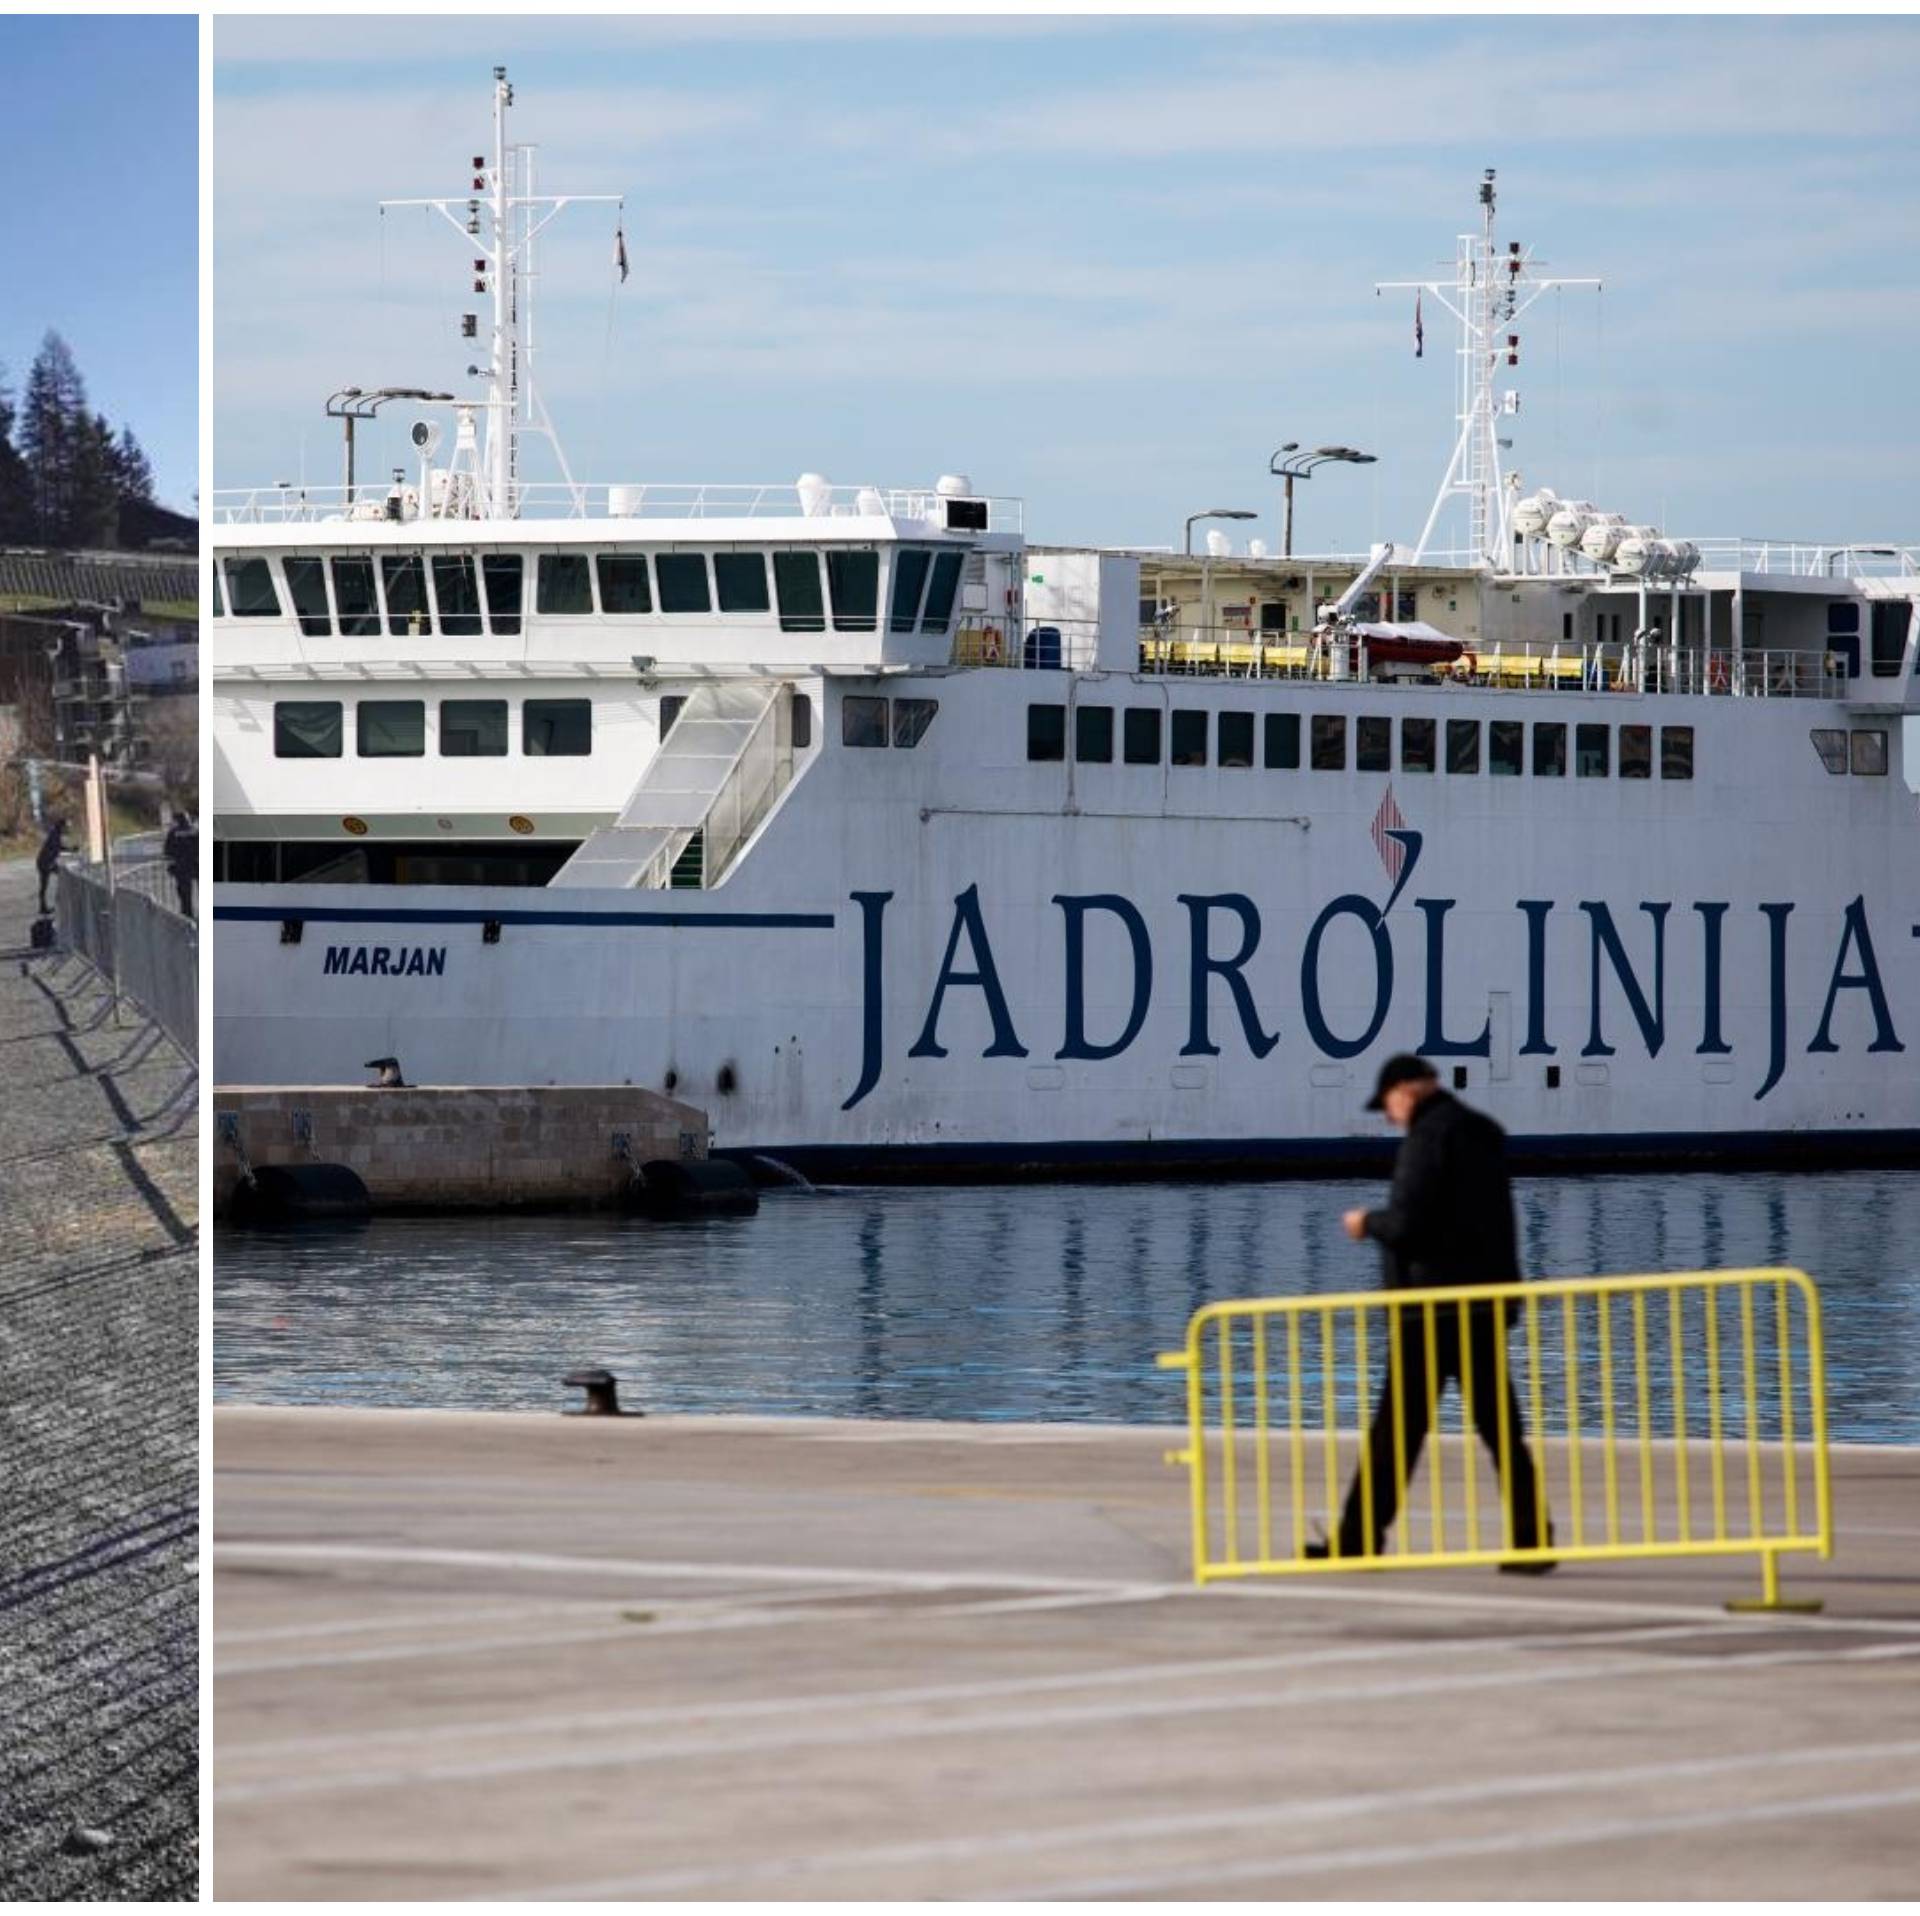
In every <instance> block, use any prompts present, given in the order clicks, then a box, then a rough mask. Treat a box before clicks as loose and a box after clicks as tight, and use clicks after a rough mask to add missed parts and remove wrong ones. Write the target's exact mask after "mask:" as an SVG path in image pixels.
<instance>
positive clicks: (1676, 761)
mask: <svg viewBox="0 0 1920 1916" xmlns="http://www.w3.org/2000/svg"><path fill="white" fill-rule="evenodd" d="M1660 776H1661V777H1662V778H1691V777H1692V776H1693V727H1692V726H1691V725H1663V726H1661V728H1660Z"/></svg>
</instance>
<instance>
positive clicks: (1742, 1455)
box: [1159, 1270, 1833, 1610]
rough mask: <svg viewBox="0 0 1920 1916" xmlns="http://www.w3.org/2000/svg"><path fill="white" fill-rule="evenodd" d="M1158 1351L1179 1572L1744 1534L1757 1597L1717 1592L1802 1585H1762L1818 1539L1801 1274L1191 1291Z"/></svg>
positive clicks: (1688, 1549)
mask: <svg viewBox="0 0 1920 1916" xmlns="http://www.w3.org/2000/svg"><path fill="white" fill-rule="evenodd" d="M1496 1313H1497V1314H1498V1315H1496ZM1502 1318H1504V1320H1505V1321H1504V1328H1503V1327H1502V1325H1501V1319H1502ZM1516 1329H1517V1330H1520V1331H1521V1332H1523V1333H1524V1336H1523V1338H1522V1340H1521V1342H1520V1344H1519V1346H1518V1348H1517V1350H1513V1351H1510V1349H1509V1345H1510V1342H1511V1340H1512V1337H1513V1332H1514V1331H1515V1330H1516ZM1396 1355H1397V1357H1398V1360H1399V1361H1397V1362H1395V1361H1391V1360H1392V1359H1393V1358H1394V1357H1395V1356H1396ZM1376 1357H1377V1359H1378V1361H1379V1366H1380V1368H1381V1372H1382V1376H1381V1381H1380V1382H1379V1384H1378V1385H1377V1386H1376V1383H1375V1380H1374V1377H1373V1375H1372V1372H1373V1370H1374V1360H1375V1358H1376ZM1159 1362H1160V1366H1161V1368H1162V1369H1166V1370H1181V1371H1184V1372H1185V1373H1186V1376H1187V1443H1186V1446H1185V1448H1184V1449H1181V1450H1177V1451H1170V1452H1169V1453H1168V1455H1167V1461H1168V1462H1169V1463H1175V1464H1182V1465H1184V1466H1185V1467H1186V1469H1187V1471H1188V1473H1189V1477H1190V1480H1191V1485H1192V1505H1193V1511H1192V1515H1193V1564H1194V1577H1195V1580H1196V1581H1197V1582H1200V1583H1208V1582H1211V1581H1213V1580H1215V1579H1217V1578H1225V1577H1250V1576H1265V1575H1282V1574H1295V1573H1311V1572H1314V1571H1321V1570H1402V1569H1404V1570H1425V1569H1433V1568H1436V1567H1439V1566H1445V1565H1453V1564H1495V1563H1501V1564H1511V1565H1514V1566H1516V1567H1520V1566H1525V1565H1528V1564H1537V1563H1545V1562H1579V1561H1601V1560H1605V1559H1609V1558H1620V1557H1704V1556H1731V1555H1737V1554H1745V1553H1748V1552H1755V1553H1758V1555H1759V1556H1760V1559H1761V1572H1762V1595H1761V1596H1760V1597H1759V1598H1758V1599H1756V1600H1752V1601H1739V1602H1734V1603H1730V1604H1729V1605H1728V1606H1727V1607H1728V1608H1729V1609H1807V1610H1812V1609H1818V1608H1819V1605H1818V1604H1817V1603H1804V1602H1803V1603H1793V1602H1788V1601H1787V1600H1785V1599H1783V1598H1782V1597H1781V1595H1780V1572H1779V1559H1780V1556H1781V1554H1782V1553H1783V1552H1786V1551H1789V1550H1812V1551H1817V1552H1818V1553H1819V1554H1820V1555H1821V1556H1822V1557H1826V1556H1829V1555H1831V1554H1832V1547H1833V1522H1832V1503H1831V1492H1830V1486H1829V1477H1828V1466H1827V1404H1826V1381H1825V1366H1824V1358H1823V1349H1822V1344H1821V1334H1820V1298H1819V1294H1818V1292H1817V1291H1816V1290H1815V1289H1814V1285H1813V1282H1812V1280H1811V1279H1810V1278H1809V1277H1808V1276H1807V1275H1806V1274H1805V1273H1804V1272H1803V1271H1794V1270H1751V1271H1689V1272H1682V1273H1676V1274H1673V1275H1669V1276H1664V1277H1602V1278H1565V1279H1555V1280H1551V1281H1546V1282H1540V1283H1524V1284H1485V1285H1474V1286H1471V1287H1466V1288H1459V1289H1447V1290H1394V1291H1385V1290H1383V1291H1371V1292H1365V1293H1355V1294H1349V1295H1343V1296H1337V1297H1299V1298H1262V1299H1247V1300H1241V1301H1236V1302H1227V1303H1219V1304H1209V1305H1207V1306H1206V1307H1205V1308H1204V1309H1202V1310H1200V1311H1198V1312H1196V1313H1195V1315H1194V1317H1193V1319H1192V1322H1191V1323H1190V1324H1189V1325H1188V1327H1187V1342H1186V1348H1185V1349H1184V1350H1179V1351H1170V1352H1165V1353H1163V1354H1162V1355H1161V1357H1160V1359H1159ZM1476 1364H1477V1365H1478V1366H1479V1367H1480V1369H1481V1371H1482V1375H1481V1376H1479V1377H1476V1376H1475V1375H1474V1371H1475V1367H1476ZM1489 1364H1490V1365H1491V1368H1492V1371H1493V1375H1492V1376H1491V1377H1488V1376H1486V1375H1485V1371H1486V1369H1487V1368H1488V1366H1489ZM1449 1377H1452V1378H1453V1379H1454V1381H1455V1383H1456V1386H1457V1393H1458V1394H1457V1396H1454V1397H1452V1398H1451V1399H1449V1398H1448V1397H1447V1396H1445V1395H1444V1393H1446V1387H1447V1383H1448V1381H1449ZM1376 1391H1377V1392H1378V1393H1379V1395H1378V1402H1377V1405H1376ZM1449 1404H1451V1406H1452V1407H1453V1412H1454V1414H1453V1415H1452V1416H1446V1417H1445V1418H1444V1425H1443V1416H1444V1413H1445V1412H1446V1411H1447V1409H1448V1406H1449ZM1376 1410H1377V1415H1376ZM1429 1432H1431V1435H1430V1436H1429V1435H1428V1433H1429ZM1477 1432H1478V1433H1480V1434H1478V1435H1477V1434H1476V1433H1477ZM1423 1437H1424V1438H1425V1439H1426V1441H1427V1442H1428V1443H1429V1444H1430V1445H1431V1446H1432V1448H1431V1452H1430V1454H1429V1456H1428V1460H1427V1473H1426V1479H1427V1481H1426V1488H1427V1495H1426V1497H1425V1499H1424V1500H1422V1499H1418V1498H1414V1497H1410V1495H1409V1490H1410V1487H1411V1482H1410V1480H1411V1479H1412V1478H1413V1475H1414V1472H1415V1471H1416V1469H1417V1468H1418V1465H1419V1460H1420V1450H1421V1445H1422V1439H1423ZM1483 1438H1484V1442H1483ZM1370 1456H1371V1458H1372V1459H1373V1462H1372V1465H1371V1467H1369V1464H1368V1460H1369V1457H1370ZM1349 1483H1351V1484H1352V1485H1353V1490H1352V1493H1351V1494H1352V1496H1353V1499H1354V1504H1353V1508H1352V1510H1350V1511H1349V1512H1348V1517H1349V1523H1348V1526H1347V1535H1346V1536H1345V1537H1344V1538H1343V1536H1342V1531H1341V1524H1340V1510H1341V1497H1342V1493H1343V1488H1344V1487H1345V1486H1346V1485H1347V1484H1349ZM1321 1500H1323V1501H1321ZM1316 1501H1319V1502H1320V1511H1321V1513H1322V1514H1323V1515H1324V1522H1325V1536H1324V1538H1314V1537H1310V1535H1309V1529H1310V1525H1312V1523H1313V1520H1314V1517H1315V1511H1314V1509H1313V1506H1314V1504H1315V1503H1316ZM1383 1501H1384V1502H1388V1503H1390V1506H1391V1508H1390V1509H1381V1508H1378V1507H1377V1505H1378V1504H1379V1503H1380V1502H1383ZM1516 1502H1518V1503H1519V1505H1520V1508H1519V1510H1518V1511H1516ZM1529 1504H1530V1505H1531V1508H1530V1509H1529V1508H1528V1507H1527V1506H1528V1505H1529ZM1516 1516H1517V1517H1518V1519H1519V1524H1518V1533H1516ZM1356 1519H1357V1521H1356ZM1394 1519H1397V1522H1395V1521H1394ZM1356 1531H1357V1532H1358V1533H1359V1534H1358V1535H1356V1534H1355V1532H1356ZM1516 1534H1518V1536H1519V1537H1520V1538H1522V1539H1524V1538H1526V1537H1528V1536H1529V1535H1530V1536H1531V1537H1532V1539H1533V1541H1531V1542H1526V1541H1516ZM1549 1538H1550V1539H1551V1540H1550V1541H1548V1540H1547V1539H1549Z"/></svg>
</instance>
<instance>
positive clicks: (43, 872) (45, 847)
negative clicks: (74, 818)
mask: <svg viewBox="0 0 1920 1916" xmlns="http://www.w3.org/2000/svg"><path fill="white" fill-rule="evenodd" d="M66 834H67V821H66V820H65V819H64V818H56V819H55V820H54V821H53V823H52V825H50V826H49V827H48V829H47V835H46V837H45V838H43V839H42V840H41V841H40V851H39V855H38V856H37V857H36V858H35V859H34V861H33V868H34V870H35V871H37V872H38V873H39V874H40V915H41V916H42V917H43V918H44V917H45V916H46V914H47V913H48V912H49V911H51V910H52V909H53V908H52V906H50V905H49V904H48V903H47V880H48V879H50V878H51V877H52V876H53V874H54V871H55V869H56V868H57V867H58V865H59V863H60V854H61V853H62V852H63V851H65V850H66V849H67V842H66Z"/></svg>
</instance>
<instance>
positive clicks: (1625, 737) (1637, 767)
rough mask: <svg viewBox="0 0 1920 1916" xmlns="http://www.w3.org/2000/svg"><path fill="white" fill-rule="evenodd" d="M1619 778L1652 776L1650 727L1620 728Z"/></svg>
mask: <svg viewBox="0 0 1920 1916" xmlns="http://www.w3.org/2000/svg"><path fill="white" fill-rule="evenodd" d="M1620 776H1621V777H1622V778H1651V777H1652V776H1653V727H1652V726H1651V725H1623V726H1621V728H1620Z"/></svg>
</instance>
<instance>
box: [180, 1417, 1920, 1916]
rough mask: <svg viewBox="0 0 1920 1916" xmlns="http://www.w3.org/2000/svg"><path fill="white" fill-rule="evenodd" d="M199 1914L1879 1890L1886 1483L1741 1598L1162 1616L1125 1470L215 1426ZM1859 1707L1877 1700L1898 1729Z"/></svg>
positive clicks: (419, 1432)
mask: <svg viewBox="0 0 1920 1916" xmlns="http://www.w3.org/2000/svg"><path fill="white" fill-rule="evenodd" d="M213 1432H214V1470H215V1481H216V1490H217V1494H216V1499H215V1509H216V1512H217V1533H216V1539H215V1545H214V1558H213V1562H214V1635H213V1641H214V1646H215V1655H216V1666H217V1667H216V1675H215V1680H214V1697H215V1709H216V1712H217V1715H216V1727H217V1735H216V1739H215V1750H216V1753H217V1754H216V1759H215V1762H216V1770H215V1782H214V1788H215V1796H214V1804H215V1829H216V1841H217V1855H216V1857H215V1884H216V1890H217V1893H218V1894H220V1895H221V1896H223V1897H247V1898H252V1897H297V1898H305V1897H326V1898H346V1897H375V1896H393V1897H402V1896H404V1897H409V1898H412V1897H429V1896H466V1897H512V1898H525V1899H540V1898H546V1897H563V1896H566V1897H571V1896H587V1897H595V1896H601V1897H608V1896H620V1897H635V1898H654V1899H660V1898H722V1899H746V1898H757V1897H788V1898H804V1899H809V1900H829V1899H839V1898H850V1899H855V1898H857V1899H867V1898H923V1897H934V1896H938V1897H958V1898H977V1897H991V1898H1003V1897H1013V1898H1019V1899H1026V1898H1050V1897H1056V1896H1073V1897H1099V1898H1123V1897H1142V1898H1198V1897H1206V1898H1210V1899H1211V1898H1219V1897H1247V1898H1251V1897H1275V1896H1288V1897H1303V1898H1310V1899H1321V1898H1326V1897H1332V1896H1339V1897H1343V1898H1345V1897H1357V1898H1379V1899H1386V1898H1401V1897H1414V1898H1418V1899H1421V1900H1439V1899H1455V1898H1463V1899H1464V1898H1472V1899H1478V1898H1482V1897H1486V1898H1494V1897H1500V1898H1511V1897H1541V1898H1545V1897H1554V1898H1571V1899H1582V1900H1585V1899H1595V1900H1608V1901H1613V1900H1618V1899H1622V1898H1629V1897H1663V1898H1664V1897H1669V1896H1673V1895H1688V1896H1710V1897H1715V1898H1738V1897H1756V1898H1760V1897H1764V1898H1769V1899H1772V1898H1777V1897H1821V1898H1833V1899H1848V1900H1851V1899H1855V1898H1867V1897H1877V1896H1904V1895H1907V1894H1910V1893H1911V1890H1912V1885H1913V1883H1914V1881H1915V1880H1916V1878H1917V1877H1920V1837H1916V1835H1915V1826H1916V1820H1917V1819H1916V1817H1915V1813H1914V1812H1915V1807H1916V1805H1920V1739H1916V1737H1915V1734H1914V1730H1913V1725H1914V1723H1915V1721H1916V1720H1920V1710H1917V1709H1916V1704H1917V1703H1920V1522H1916V1520H1915V1518H1914V1515H1913V1510H1914V1507H1915V1501H1916V1491H1920V1453H1915V1452H1912V1451H1894V1450H1884V1449H1873V1448H1836V1451H1835V1455H1834V1474H1835V1497H1836V1507H1837V1510H1838V1512H1839V1517H1838V1525H1837V1534H1838V1544H1837V1549H1836V1555H1835V1558H1834V1559H1833V1561H1831V1562H1829V1563H1819V1562H1817V1561H1813V1560H1811V1559H1802V1558H1790V1559H1788V1560H1787V1562H1786V1565H1785V1580H1786V1583H1787V1587H1788V1591H1789V1594H1798V1595H1802V1596H1818V1597H1822V1598H1824V1599H1825V1602H1826V1610H1825V1613H1824V1614H1823V1615H1821V1616H1818V1617H1800V1616H1785V1615H1779V1616H1773V1617H1747V1618H1733V1617H1729V1616H1727V1615H1726V1614H1724V1612H1723V1611H1722V1609H1721V1602H1722V1599H1723V1598H1725V1597H1727V1596H1730V1595H1735V1594H1746V1593H1747V1590H1748V1585H1749V1581H1750V1580H1749V1577H1748V1568H1749V1567H1748V1566H1747V1565H1745V1564H1744V1563H1739V1562H1733V1563H1729V1562H1721V1563H1719V1564H1714V1563H1711V1562H1708V1563H1697V1562H1696V1563H1671V1562H1669V1563H1662V1564H1655V1563H1637V1564H1636V1563H1619V1564H1608V1565H1604V1566H1572V1565H1569V1566H1566V1567H1563V1569H1562V1570H1561V1572H1560V1574H1559V1575H1557V1576H1555V1577H1552V1578H1549V1579H1546V1580H1544V1581H1540V1580H1532V1579H1528V1580H1525V1581H1524V1582H1523V1581H1522V1580H1520V1579H1509V1578H1502V1577H1499V1576H1496V1575H1492V1574H1489V1573H1486V1572H1480V1571H1469V1572H1458V1573H1455V1574H1452V1575H1447V1576H1443V1575H1437V1574H1413V1573H1407V1574H1394V1575H1375V1576H1355V1577H1336V1578H1327V1577H1320V1578H1313V1579H1299V1580H1295V1581H1292V1582H1286V1583H1273V1584H1268V1585H1265V1586H1259V1587H1245V1586H1236V1587H1233V1588H1219V1587H1216V1588H1214V1589H1210V1590H1208V1591H1205V1592H1202V1591H1196V1590H1195V1589H1193V1588H1192V1587H1191V1586H1190V1585H1189V1584H1188V1583H1187V1582H1186V1581H1185V1575H1186V1559H1185V1547H1186V1536H1187V1532H1186V1507H1185V1478H1184V1474H1183V1473H1180V1472H1176V1471H1171V1470H1168V1469H1166V1468H1164V1466H1163V1464H1162V1461H1161V1451H1162V1448H1163V1446H1164V1445H1165V1444H1166V1442H1167V1441H1168V1433H1166V1432H1164V1431H1158V1430H1120V1429H1103V1428H1091V1427H1071V1426H1008V1425H1000V1426H989V1425H953V1424H945V1425H942V1424H932V1423H914V1424H909V1425H902V1424H884V1423H875V1422H864V1423H842V1422H833V1421H826V1420H822V1421H818V1422H803V1421H786V1422H783V1421H779V1420H772V1419H751V1418H727V1419H717V1418H690V1417H648V1418H645V1419H629V1420H623V1421H617V1422H616V1421H612V1420H606V1419H591V1420H589V1419H563V1418H561V1417H559V1416H553V1417H536V1416H526V1415H519V1416H508V1415H470V1414H464V1413H431V1412H399V1411H394V1412H385V1411H343V1410H314V1411H309V1410H265V1409H246V1408H228V1409H222V1410H217V1411H216V1412H215V1413H214V1419H213ZM1903 1699H1904V1700H1903Z"/></svg>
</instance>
